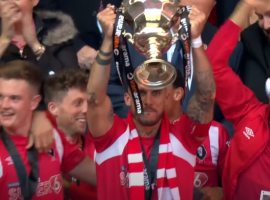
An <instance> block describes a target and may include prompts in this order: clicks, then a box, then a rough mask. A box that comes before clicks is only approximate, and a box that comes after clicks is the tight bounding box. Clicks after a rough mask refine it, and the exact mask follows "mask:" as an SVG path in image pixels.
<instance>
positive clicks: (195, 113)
mask: <svg viewBox="0 0 270 200" xmlns="http://www.w3.org/2000/svg"><path fill="white" fill-rule="evenodd" d="M194 78H195V82H196V87H197V90H196V93H195V94H194V95H193V96H192V97H191V98H190V100H189V103H188V107H187V115H188V117H189V118H190V119H192V120H193V121H195V122H197V123H201V124H206V123H209V122H210V121H211V120H212V119H213V111H214V103H215V91H216V85H215V80H214V76H213V72H212V69H209V70H206V71H199V72H195V73H194Z"/></svg>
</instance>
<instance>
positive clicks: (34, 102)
mask: <svg viewBox="0 0 270 200" xmlns="http://www.w3.org/2000/svg"><path fill="white" fill-rule="evenodd" d="M40 101H41V96H40V95H35V96H34V97H33V99H32V102H31V110H35V109H36V108H37V107H38V105H39V102H40Z"/></svg>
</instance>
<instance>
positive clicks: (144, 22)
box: [122, 0, 180, 90]
mask: <svg viewBox="0 0 270 200" xmlns="http://www.w3.org/2000/svg"><path fill="white" fill-rule="evenodd" d="M179 4H180V1H179V0H124V1H123V2H122V9H123V12H124V16H125V22H126V23H127V24H128V25H129V26H131V28H132V29H133V31H134V34H133V35H132V34H130V33H124V35H125V36H127V35H128V36H129V37H130V38H129V41H130V42H131V43H133V45H134V47H135V49H136V50H137V51H138V52H139V53H141V54H142V55H144V56H145V57H146V59H147V60H146V61H145V62H144V63H142V64H141V65H139V66H138V67H137V68H136V69H135V71H134V80H135V82H136V83H137V84H138V85H141V86H142V87H144V88H146V89H152V90H158V89H162V88H165V87H167V86H169V85H170V84H172V83H173V82H174V80H175V79H176V70H175V67H174V66H173V65H172V64H171V63H169V62H166V61H165V60H162V59H161V57H162V55H163V54H164V53H166V52H167V51H168V50H169V48H170V47H171V45H172V44H173V43H174V42H175V40H174V36H173V34H172V32H171V28H172V27H173V26H174V25H175V23H176V22H177V21H178V18H179V17H178V16H177V15H176V12H177V9H178V7H179Z"/></svg>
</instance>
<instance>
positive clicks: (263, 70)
mask: <svg viewBox="0 0 270 200" xmlns="http://www.w3.org/2000/svg"><path fill="white" fill-rule="evenodd" d="M269 12H270V9H269V10H259V9H257V10H256V14H257V16H258V22H256V23H254V24H253V25H251V26H249V27H248V28H246V29H245V30H244V31H243V32H242V34H241V41H242V43H243V46H244V58H243V59H242V65H243V67H242V68H241V79H242V81H243V83H244V84H245V85H246V86H247V87H249V88H250V89H251V90H252V91H253V92H254V93H255V95H256V97H257V98H258V100H259V101H260V102H263V103H268V101H269V99H268V96H267V95H266V94H265V89H264V86H265V82H266V80H267V78H268V76H269V71H270V15H269Z"/></svg>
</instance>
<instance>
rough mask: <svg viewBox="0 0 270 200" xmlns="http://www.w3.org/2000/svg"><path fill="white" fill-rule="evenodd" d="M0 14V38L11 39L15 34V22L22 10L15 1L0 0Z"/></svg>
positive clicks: (20, 15)
mask: <svg viewBox="0 0 270 200" xmlns="http://www.w3.org/2000/svg"><path fill="white" fill-rule="evenodd" d="M0 15H1V21H2V33H1V38H3V39H5V40H8V41H11V39H12V38H13V36H14V34H15V27H14V25H15V23H17V22H19V21H20V20H21V18H22V12H21V10H20V8H19V6H17V4H16V3H14V2H10V1H0Z"/></svg>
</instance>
